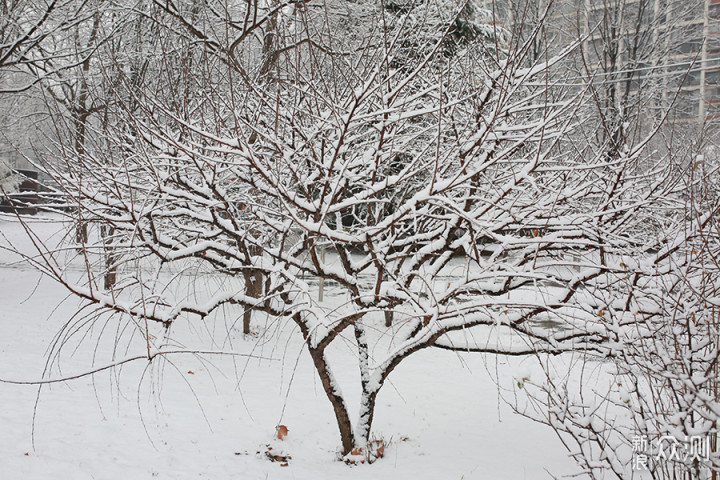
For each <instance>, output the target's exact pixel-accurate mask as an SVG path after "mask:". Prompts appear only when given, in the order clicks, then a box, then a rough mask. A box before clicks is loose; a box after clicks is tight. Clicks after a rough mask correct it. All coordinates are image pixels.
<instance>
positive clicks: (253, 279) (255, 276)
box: [243, 269, 263, 334]
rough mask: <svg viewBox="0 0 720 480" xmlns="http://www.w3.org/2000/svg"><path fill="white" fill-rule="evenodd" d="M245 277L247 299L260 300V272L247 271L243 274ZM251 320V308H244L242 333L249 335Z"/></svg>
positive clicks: (261, 277) (261, 280) (261, 281)
mask: <svg viewBox="0 0 720 480" xmlns="http://www.w3.org/2000/svg"><path fill="white" fill-rule="evenodd" d="M243 276H244V277H245V294H246V295H247V296H248V297H252V298H260V296H261V295H262V287H263V274H262V272H261V271H260V270H255V269H249V270H246V271H245V272H243ZM251 319H252V308H246V309H245V313H243V333H244V334H248V333H250V320H251Z"/></svg>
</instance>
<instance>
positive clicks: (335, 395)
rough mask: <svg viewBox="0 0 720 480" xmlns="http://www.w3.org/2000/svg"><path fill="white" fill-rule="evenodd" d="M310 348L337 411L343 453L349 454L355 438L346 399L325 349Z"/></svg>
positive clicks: (323, 384) (327, 393)
mask: <svg viewBox="0 0 720 480" xmlns="http://www.w3.org/2000/svg"><path fill="white" fill-rule="evenodd" d="M308 350H309V351H310V356H311V357H312V359H313V363H314V364H315V369H316V370H317V372H318V375H319V376H320V382H321V383H322V386H323V389H324V390H325V395H327V397H328V400H330V404H331V405H332V407H333V411H334V412H335V419H336V420H337V424H338V429H339V430H340V441H341V442H342V454H343V455H347V454H348V453H350V452H351V451H352V449H353V448H354V446H355V438H354V435H353V429H352V423H350V416H349V415H348V411H347V406H346V405H345V399H344V398H343V397H342V395H341V393H340V391H339V390H338V389H337V386H336V381H335V378H334V377H333V374H332V372H331V371H330V367H329V366H328V364H327V361H326V360H325V352H324V349H315V348H312V347H310V346H309V345H308Z"/></svg>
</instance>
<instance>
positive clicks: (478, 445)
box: [0, 216, 577, 480]
mask: <svg viewBox="0 0 720 480" xmlns="http://www.w3.org/2000/svg"><path fill="white" fill-rule="evenodd" d="M37 221H38V220H37V219H33V222H37ZM36 227H37V228H38V231H40V232H43V235H47V236H50V235H51V233H52V230H53V229H54V228H55V227H54V226H52V225H49V224H36ZM0 231H1V232H2V234H3V236H4V237H6V239H8V240H11V241H13V242H16V243H17V245H22V246H23V248H29V242H28V241H27V240H25V239H24V237H23V235H24V234H23V232H22V228H21V227H20V225H19V223H18V222H17V221H16V220H14V219H12V218H11V217H9V216H4V217H0ZM0 241H2V242H5V241H6V240H5V239H0ZM0 292H2V293H0V339H1V340H0V379H3V380H28V381H32V380H37V379H40V378H42V377H43V376H44V377H46V378H60V377H67V376H72V375H74V374H76V373H81V372H84V371H88V370H91V369H92V368H93V366H95V367H97V366H101V365H103V364H105V363H107V362H108V361H109V359H110V358H112V357H114V358H127V357H130V356H133V355H143V353H144V352H143V344H142V342H138V341H137V339H136V338H132V337H131V336H130V335H128V334H127V332H123V331H121V330H118V328H119V327H118V323H116V322H114V321H113V320H110V321H107V322H105V321H103V322H96V323H95V324H94V326H93V327H92V328H89V329H88V328H87V327H86V325H85V324H84V323H83V322H82V319H80V320H81V323H80V325H81V326H80V330H81V331H83V332H85V333H86V335H82V336H80V335H77V336H75V337H73V338H71V339H70V340H68V341H67V343H66V344H65V345H64V347H63V350H62V354H61V355H60V356H59V357H57V358H56V359H55V360H56V361H55V362H54V363H53V364H52V368H51V369H49V370H48V371H46V372H45V373H44V369H45V367H46V362H47V354H48V351H49V350H48V349H49V347H50V345H51V344H52V342H53V340H54V338H55V335H56V334H57V332H58V331H59V330H60V329H61V327H62V326H63V325H65V324H66V323H67V322H68V321H69V320H70V319H71V317H72V315H73V314H74V313H75V311H76V310H77V302H76V300H74V299H70V300H67V299H66V292H65V291H64V290H63V287H62V286H60V285H57V284H55V283H53V282H52V281H50V280H49V279H47V278H43V277H42V276H41V275H40V274H39V273H38V272H36V271H35V270H33V269H32V268H31V267H29V266H28V265H26V264H24V263H22V262H18V261H17V259H16V258H14V257H12V255H11V254H9V253H8V252H7V251H0ZM58 305H60V306H59V307H58ZM226 313H227V315H226V316H225V317H224V318H216V319H214V320H210V321H206V322H198V321H197V320H193V321H189V322H188V323H187V324H183V325H175V326H174V327H173V331H172V339H173V342H175V343H176V344H177V345H178V346H183V347H192V348H199V349H211V350H225V351H232V352H237V353H239V354H248V355H252V356H251V357H247V356H229V355H228V356H218V355H204V356H196V355H191V354H177V355H173V356H168V357H165V358H157V359H155V360H154V361H153V362H152V363H151V364H148V363H147V362H146V361H143V360H140V361H136V362H132V363H128V364H125V365H124V366H123V367H122V368H116V369H109V370H104V371H102V372H100V373H97V374H95V375H94V376H84V377H82V378H79V379H76V380H72V381H68V382H63V383H55V384H50V385H45V386H43V387H42V388H41V389H40V390H39V389H38V386H36V385H17V384H10V383H0V402H1V403H0V405H1V408H0V479H2V480H5V479H8V480H15V479H43V480H45V479H55V478H58V479H68V480H70V479H72V480H76V479H90V478H93V479H136V478H137V479H141V478H166V479H184V478H210V479H231V478H232V479H236V478H237V479H265V478H269V479H276V478H277V479H284V478H288V479H313V480H319V479H336V478H349V479H352V478H360V479H364V478H372V479H373V480H382V479H416V480H421V479H463V478H464V479H542V478H551V474H552V475H555V476H562V475H566V474H572V473H576V471H577V469H576V467H575V465H574V463H573V461H572V459H570V458H569V457H568V453H567V451H566V450H565V448H564V447H563V445H562V443H561V442H560V440H559V439H558V438H557V436H556V435H555V433H554V432H553V431H552V430H551V429H549V428H547V427H545V426H542V425H540V424H537V423H534V422H533V421H531V420H528V419H526V418H523V417H521V416H519V415H516V414H513V413H512V411H511V409H510V408H509V407H508V406H507V405H506V404H505V402H504V401H503V400H502V399H501V396H500V395H499V393H498V388H497V386H496V382H495V380H494V379H495V378H499V379H500V383H501V384H505V385H512V384H513V383H514V379H515V378H519V376H520V375H521V373H520V372H522V375H525V372H527V371H528V370H532V362H533V360H532V359H526V360H522V359H506V358H503V357H497V356H486V355H478V354H457V353H452V352H448V351H443V350H425V351H422V352H420V353H418V354H415V355H413V356H412V357H410V358H409V359H408V360H406V361H405V362H403V363H402V365H401V366H400V367H398V369H397V370H396V371H395V372H393V374H392V375H391V376H390V379H389V381H390V384H388V385H387V386H386V387H385V388H384V389H383V390H382V391H381V393H380V395H379V398H378V408H377V411H376V417H375V422H374V426H373V427H374V432H375V436H376V437H378V438H380V437H382V438H383V439H384V440H385V441H386V442H387V443H388V446H387V448H386V451H385V457H384V458H382V459H380V460H379V461H377V462H375V463H374V464H372V465H361V466H347V465H345V464H344V463H342V462H339V461H337V453H336V451H337V448H338V447H339V445H340V438H339V434H338V432H337V427H336V424H335V421H334V416H333V413H332V409H331V406H330V403H329V401H328V400H327V399H326V397H325V394H324V393H323V390H322V387H321V386H320V384H319V380H318V378H317V374H316V373H315V369H314V368H313V365H312V362H311V360H310V357H309V355H308V354H307V352H306V351H305V350H304V349H303V343H302V338H301V336H300V334H299V332H298V331H297V329H296V328H294V326H293V325H292V324H291V323H284V324H279V325H278V324H269V323H268V324H263V322H258V321H256V322H255V330H256V332H255V334H254V335H251V336H248V337H244V336H243V334H242V333H241V332H240V331H239V330H238V329H236V328H235V326H234V325H233V321H234V319H235V318H236V315H237V313H236V312H232V311H227V312H226ZM120 325H122V324H120ZM238 328H239V324H238ZM81 338H82V341H81V342H79V340H80V339H81ZM116 338H120V341H119V342H115V341H114V339H116ZM348 342H350V341H348ZM116 343H118V347H119V348H121V349H122V350H121V351H115V352H113V348H116V347H115V344H116ZM78 345H79V346H78ZM76 347H78V348H76ZM113 353H114V354H113ZM331 357H332V358H331V359H332V361H333V363H334V366H335V367H334V368H335V371H336V373H338V374H339V377H340V382H341V386H342V388H343V391H344V392H346V393H347V394H352V393H358V392H354V388H356V387H355V385H356V384H357V381H356V377H357V375H358V373H357V360H356V359H355V358H353V350H352V349H351V348H345V347H343V346H340V347H337V348H335V349H334V350H332V351H331ZM349 396H350V397H352V395H349ZM351 408H352V405H351ZM353 413H354V414H356V413H357V412H353ZM279 424H282V425H286V426H287V427H288V429H289V435H288V436H287V437H286V438H285V440H283V441H281V440H277V439H276V438H275V427H276V426H277V425H279ZM267 452H269V453H271V454H275V455H282V456H285V455H289V456H290V457H291V458H289V460H288V465H287V466H282V465H281V463H280V462H271V461H270V460H269V458H268V456H267V454H266V453H267Z"/></svg>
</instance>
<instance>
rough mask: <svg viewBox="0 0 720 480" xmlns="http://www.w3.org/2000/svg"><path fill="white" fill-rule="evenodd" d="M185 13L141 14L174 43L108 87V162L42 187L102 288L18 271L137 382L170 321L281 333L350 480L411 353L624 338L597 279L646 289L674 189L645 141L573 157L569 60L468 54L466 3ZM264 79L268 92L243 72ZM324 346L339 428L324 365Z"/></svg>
mask: <svg viewBox="0 0 720 480" xmlns="http://www.w3.org/2000/svg"><path fill="white" fill-rule="evenodd" d="M191 3H192V2H191ZM192 5H195V6H198V9H195V10H194V9H193V8H187V9H183V8H181V7H183V5H179V6H178V5H176V4H175V3H172V2H157V6H158V12H159V13H163V12H164V16H159V17H158V20H157V21H158V23H159V24H162V25H163V27H167V28H172V30H169V31H170V32H171V33H169V34H168V35H178V36H179V37H180V38H181V39H182V41H179V42H167V43H163V44H162V45H161V48H162V50H160V51H161V52H162V55H158V56H157V57H155V58H153V65H152V68H154V69H155V70H153V71H154V72H156V75H157V77H156V78H158V79H162V81H158V82H156V83H153V82H150V83H148V84H145V85H142V86H137V85H136V84H133V83H131V82H127V81H126V79H123V78H121V79H120V81H119V82H118V84H117V86H116V88H115V89H114V92H115V93H116V95H117V97H116V101H115V102H109V104H108V105H109V106H111V107H112V111H110V112H109V113H108V114H109V115H111V116H112V118H113V119H114V122H109V123H107V124H106V125H104V127H103V130H102V134H103V136H104V137H103V138H104V139H105V141H106V142H107V148H106V149H87V150H85V151H83V152H81V154H80V155H73V156H72V157H68V158H66V159H64V164H63V167H62V168H59V167H58V168H55V169H53V170H51V171H50V174H51V175H52V176H53V177H54V178H55V180H56V181H57V182H58V183H59V184H60V185H61V186H62V189H63V190H64V191H65V192H66V194H67V195H68V196H69V197H70V198H72V203H73V204H77V205H80V206H81V208H82V210H83V216H84V218H86V219H89V220H90V221H92V222H96V223H98V224H103V225H109V226H111V227H112V232H113V236H114V239H113V258H114V261H113V262H114V265H113V268H114V269H115V270H114V272H115V273H116V275H117V281H116V282H114V283H113V284H111V285H108V284H107V283H104V282H103V281H101V279H102V278H103V275H104V274H105V273H106V271H107V264H106V263H105V262H102V261H100V260H99V257H98V256H97V255H96V253H97V252H98V251H102V249H103V248H104V243H103V242H105V241H106V240H105V239H102V240H97V243H96V244H93V243H92V240H91V242H90V243H89V244H88V245H87V248H86V249H84V250H83V252H82V253H81V255H80V256H79V260H80V261H82V262H84V263H86V268H85V269H84V271H86V272H87V275H86V276H85V277H84V280H83V281H81V282H77V281H76V279H75V278H74V277H71V276H68V275H69V274H68V271H67V270H65V269H63V268H62V267H61V265H63V264H64V263H65V262H66V259H65V258H64V257H63V256H64V255H67V252H68V250H67V249H60V250H53V249H47V251H43V255H42V256H40V257H33V258H29V260H30V261H32V262H34V263H35V264H36V265H37V266H38V268H40V269H42V270H43V271H44V272H45V273H46V274H47V275H49V276H50V277H52V278H55V279H56V280H57V281H59V282H61V283H62V284H63V285H65V286H66V287H67V288H68V289H69V291H70V292H72V293H73V294H74V295H76V296H77V297H79V298H81V299H83V300H85V301H86V302H88V304H89V305H91V306H93V307H94V308H96V309H97V312H114V313H116V314H118V315H121V316H122V317H123V318H124V319H126V321H127V327H128V328H130V329H134V331H135V332H136V333H137V334H138V335H140V336H142V337H143V338H144V340H145V344H146V347H147V355H148V358H149V359H150V358H153V357H154V356H155V355H157V353H158V352H160V353H161V352H162V351H163V345H162V344H161V343H158V340H157V338H161V337H162V338H167V336H168V335H170V334H171V331H172V328H173V324H174V323H175V322H176V321H177V320H178V319H181V318H182V319H184V318H187V319H189V320H190V321H193V320H199V321H203V320H205V319H209V318H212V317H213V315H216V314H218V313H219V312H223V311H225V309H227V308H228V307H233V306H235V307H238V308H237V309H236V310H231V311H233V312H235V314H237V315H238V317H239V316H241V315H243V314H244V313H245V312H247V311H254V312H256V313H257V314H258V315H262V316H263V317H264V318H265V319H266V321H267V322H275V321H281V320H283V319H290V320H292V321H293V322H294V323H295V325H297V327H298V329H299V331H300V334H301V335H302V336H303V338H304V340H305V343H306V346H307V351H308V352H309V355H310V356H311V358H312V361H313V363H314V365H315V367H316V369H317V373H318V377H319V379H320V381H321V384H322V387H323V389H324V391H325V393H326V395H327V398H328V400H329V401H330V404H331V406H332V409H333V412H334V414H335V418H336V420H337V424H338V428H339V432H340V437H341V443H342V455H343V456H345V457H346V458H347V459H348V460H349V461H357V460H368V461H372V460H374V459H375V457H376V456H377V455H378V453H379V452H378V448H377V444H374V443H373V442H372V436H371V432H372V424H373V416H374V412H375V406H376V400H377V398H378V394H379V393H380V391H381V388H382V387H383V385H384V384H385V383H386V381H387V380H388V378H389V376H390V375H391V373H392V372H393V370H394V369H395V368H397V367H398V365H400V364H401V363H402V362H403V360H405V359H407V358H408V357H410V356H411V355H412V354H414V353H416V352H418V351H420V350H422V349H425V348H433V347H436V348H444V349H450V350H461V351H475V352H484V353H490V354H505V355H539V354H560V353H563V352H582V353H583V354H592V353H595V354H600V355H605V354H607V352H608V351H611V350H612V348H613V345H616V344H617V335H619V334H620V333H619V332H620V330H622V329H624V328H629V329H632V328H635V326H636V323H633V320H632V319H633V318H635V317H634V315H636V314H637V312H638V311H639V309H642V308H643V307H644V306H645V304H646V303H645V299H644V297H642V296H639V297H638V296H636V295H633V296H631V298H628V299H627V301H625V302H619V301H617V299H616V298H610V297H611V295H610V292H615V291H616V289H617V287H618V276H622V278H625V277H624V276H625V275H630V276H631V277H632V278H635V277H637V280H636V282H642V281H644V278H645V275H646V273H647V272H646V271H645V270H644V269H643V268H640V267H637V266H638V265H645V264H646V262H647V261H648V260H647V259H648V258H654V259H655V260H654V261H655V264H656V265H658V266H657V268H666V267H667V265H666V264H667V262H668V261H669V260H670V258H669V257H667V256H664V255H663V254H662V252H664V251H666V249H667V248H670V244H671V240H670V239H669V238H668V237H665V236H663V235H662V232H663V230H662V229H663V227H667V225H669V224H670V220H668V222H666V223H663V224H660V225H658V222H656V221H655V219H656V216H657V212H658V211H659V210H660V209H661V207H662V203H661V202H662V199H663V198H664V195H666V194H667V193H668V192H669V191H671V190H672V188H673V185H672V183H671V182H669V181H668V180H669V175H667V171H666V170H665V165H664V164H658V165H655V166H654V167H653V170H651V171H648V170H645V169H644V167H643V168H641V166H642V165H644V161H645V160H646V156H645V155H646V147H647V145H648V142H649V141H650V140H651V139H652V137H653V134H654V133H655V132H656V131H657V127H658V125H656V126H655V127H656V128H654V129H650V132H649V133H648V135H647V136H646V137H644V138H642V139H639V140H638V141H637V142H635V143H633V144H631V145H628V148H626V149H624V150H623V151H622V152H621V153H619V154H618V155H616V156H613V157H612V158H609V157H608V156H607V155H606V152H605V150H603V149H601V148H595V145H593V144H592V142H586V143H583V142H582V140H578V138H581V137H580V136H579V135H575V134H574V133H575V132H577V131H578V129H579V127H580V126H582V127H583V128H589V127H590V125H587V122H590V121H597V118H598V117H597V116H586V112H587V108H585V105H586V103H587V102H588V101H591V100H592V95H589V92H592V89H589V88H587V85H583V84H582V83H578V82H577V81H576V80H575V79H574V77H573V78H571V79H565V78H563V77H562V76H561V75H560V73H559V72H562V71H567V69H565V68H560V65H561V64H562V62H563V61H564V60H565V59H566V58H567V56H568V55H569V53H570V52H571V51H572V50H573V48H575V47H577V44H570V45H565V46H564V48H559V49H558V54H557V55H555V56H553V57H549V56H546V57H544V58H530V57H529V54H530V52H531V51H532V47H533V45H535V44H536V43H535V38H534V36H533V34H532V33H531V34H529V35H528V36H527V37H526V39H525V40H524V41H521V42H509V41H508V42H502V41H501V38H500V36H498V35H495V36H490V35H489V32H497V29H496V28H494V27H492V26H490V25H483V24H482V22H481V21H482V19H483V18H490V17H489V16H488V17H484V16H482V15H480V14H479V13H478V11H477V10H476V9H477V6H476V5H475V4H474V3H454V2H449V3H443V4H440V3H438V4H435V3H432V2H426V3H423V4H422V6H420V7H414V6H410V7H408V8H407V9H405V8H395V9H394V10H393V11H388V10H387V9H386V8H382V7H381V6H380V5H373V4H365V3H361V4H354V3H351V2H345V3H342V4H340V3H339V2H334V1H330V0H328V1H327V2H322V1H319V0H318V1H307V2H285V3H269V4H263V3H254V2H249V3H238V4H237V5H235V4H232V8H230V6H229V5H226V4H222V5H223V8H222V9H213V8H211V7H212V5H215V2H208V5H210V6H203V7H202V8H200V4H199V3H197V4H196V3H192ZM192 5H191V7H192ZM343 12H347V13H348V14H347V15H343ZM423 12H424V13H423ZM432 12H443V15H444V17H442V19H443V20H442V22H439V23H440V24H441V25H442V26H443V28H440V29H438V30H437V31H435V28H434V25H438V17H437V16H435V15H434V14H431V13H432ZM468 12H473V13H472V15H471V16H469V15H470V14H469V13H468ZM421 13H423V14H421ZM453 19H454V20H453ZM458 25H460V26H463V25H464V27H463V28H465V29H466V30H463V31H464V32H465V33H464V34H463V36H462V41H459V40H458V38H457V34H458ZM430 26H433V28H430ZM430 31H435V33H436V34H435V35H430V34H428V32H430ZM539 31H540V30H539V29H535V30H534V32H535V33H534V34H535V35H537V34H538V32H539ZM228 32H231V33H228ZM260 32H263V35H259V33H260ZM345 32H348V34H347V35H345ZM256 34H258V35H256ZM269 35H273V36H274V37H273V39H271V40H268V36H269ZM174 38H177V37H174ZM449 45H451V46H452V48H449ZM501 46H502V48H500V47H501ZM412 52H414V54H412V55H411V54H410V53H412ZM268 56H271V57H272V62H271V63H272V67H273V70H274V72H273V73H272V74H270V70H271V69H269V68H260V67H258V65H263V64H265V63H264V59H267V58H268ZM198 59H202V61H201V62H198V61H197V60H198ZM253 65H254V66H255V68H254V69H253ZM408 65H409V68H408ZM583 124H584V125H583ZM597 126H598V128H602V127H601V126H600V125H597ZM39 247H40V248H41V249H42V248H43V247H42V246H41V245H39ZM658 252H661V253H658ZM38 258H39V259H41V260H38ZM182 272H195V273H194V275H195V276H196V280H195V282H194V284H193V286H192V288H191V289H188V288H187V285H185V284H184V283H183V282H184V280H183V278H182V275H180V273H182ZM633 275H634V276H635V277H633ZM203 279H207V280H206V281H204V280H203ZM308 279H313V280H315V279H322V280H323V281H325V282H328V284H330V283H331V284H332V288H333V289H334V291H333V293H334V298H335V300H332V301H328V300H323V301H321V300H318V299H317V297H316V296H315V292H314V288H313V287H312V286H311V284H310V282H309V281H308ZM203 282H204V283H203ZM643 294H644V293H643ZM608 309H612V310H613V313H614V314H613V316H608V315H605V314H603V313H602V312H605V311H607V310H608ZM98 318H99V317H98ZM618 318H620V319H621V321H620V324H619V325H616V324H615V323H614V322H615V321H616V319H618ZM388 320H390V321H388ZM548 326H552V327H553V328H549V327H548ZM163 329H165V334H164V335H161V336H160V337H159V336H157V335H156V334H158V333H161V332H162V330H163ZM344 342H351V343H352V345H353V347H354V348H355V349H356V351H357V359H358V370H359V377H358V382H359V385H360V391H361V394H360V398H358V399H356V401H357V402H358V405H359V413H358V417H357V418H356V419H354V421H353V419H352V418H351V414H350V410H349V402H350V399H349V398H347V397H346V396H344V395H343V393H342V392H341V391H340V389H339V386H338V383H337V380H336V373H337V372H334V371H333V368H332V364H331V360H330V356H329V355H328V352H329V351H330V350H331V349H332V348H334V347H335V346H336V345H337V344H338V343H344Z"/></svg>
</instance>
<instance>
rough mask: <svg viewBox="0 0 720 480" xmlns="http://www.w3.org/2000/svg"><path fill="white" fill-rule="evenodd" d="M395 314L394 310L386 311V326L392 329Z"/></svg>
mask: <svg viewBox="0 0 720 480" xmlns="http://www.w3.org/2000/svg"><path fill="white" fill-rule="evenodd" d="M392 322H393V312H392V310H385V326H386V327H392Z"/></svg>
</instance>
